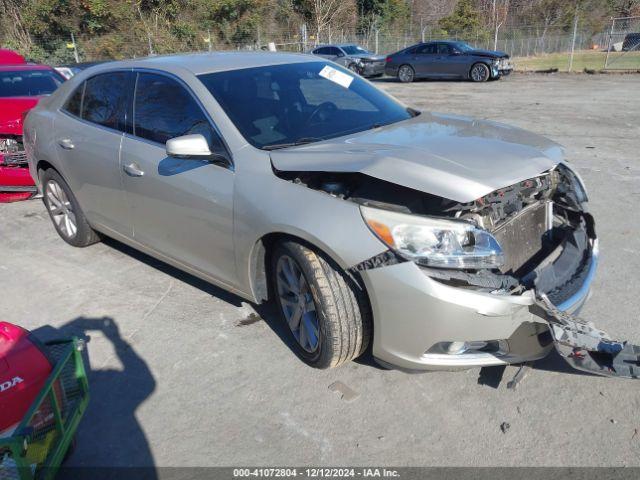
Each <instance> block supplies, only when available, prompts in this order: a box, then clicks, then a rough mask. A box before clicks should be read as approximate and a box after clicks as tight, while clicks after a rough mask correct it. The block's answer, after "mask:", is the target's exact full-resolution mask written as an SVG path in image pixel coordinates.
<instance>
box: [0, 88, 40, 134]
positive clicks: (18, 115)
mask: <svg viewBox="0 0 640 480" xmlns="http://www.w3.org/2000/svg"><path fill="white" fill-rule="evenodd" d="M40 98H41V97H3V98H0V133H4V134H9V135H22V114H23V112H26V111H28V110H31V109H32V108H33V107H35V106H36V105H37V103H38V102H39V101H40Z"/></svg>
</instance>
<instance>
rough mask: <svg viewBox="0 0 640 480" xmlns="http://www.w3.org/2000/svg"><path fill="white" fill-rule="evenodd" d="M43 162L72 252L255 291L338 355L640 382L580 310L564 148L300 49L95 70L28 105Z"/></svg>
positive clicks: (579, 263) (583, 203) (574, 191)
mask: <svg viewBox="0 0 640 480" xmlns="http://www.w3.org/2000/svg"><path fill="white" fill-rule="evenodd" d="M25 145H26V149H27V152H28V156H29V161H30V168H31V173H32V175H33V177H34V178H35V179H36V181H37V184H38V186H39V188H40V190H41V191H42V192H43V194H44V197H43V198H44V203H45V206H46V208H47V209H48V211H49V214H50V216H51V219H52V220H53V224H54V226H55V228H56V230H57V231H58V233H59V234H60V236H61V237H62V238H63V239H64V240H65V241H66V242H68V243H69V244H71V245H74V246H79V247H83V246H87V245H89V244H91V243H94V242H96V241H98V240H99V239H100V236H101V235H107V236H110V237H113V238H116V239H118V240H120V241H122V242H124V243H126V244H129V245H131V246H133V247H134V248H137V249H140V250H142V251H144V252H146V253H148V254H150V255H152V256H154V257H156V258H159V259H161V260H163V261H165V262H167V263H170V264H172V265H174V266H176V267H178V268H180V269H183V270H185V271H187V272H189V273H191V274H193V275H196V276H198V277H200V278H203V279H205V280H207V281H210V282H212V283H214V284H216V285H219V286H222V287H223V288H225V289H227V290H230V291H232V292H234V293H236V294H238V295H240V296H242V297H243V298H246V299H248V300H250V301H252V302H262V301H267V300H275V302H276V303H277V305H278V311H279V312H281V314H282V318H283V321H284V322H286V324H287V325H288V327H289V330H290V333H291V337H292V340H293V341H292V344H293V345H294V349H295V350H296V353H297V354H298V355H299V356H300V358H302V359H303V360H304V361H305V362H307V363H308V364H309V365H311V366H314V367H318V368H327V367H334V366H337V365H340V364H342V363H344V362H347V361H349V360H352V359H354V358H356V357H358V356H359V355H361V354H362V353H364V352H365V350H366V349H367V347H368V346H369V345H371V351H372V354H373V357H374V358H375V359H376V360H377V361H378V362H380V363H381V364H383V365H387V366H392V367H397V368H402V369H407V370H431V369H458V368H469V367H479V366H489V365H501V364H506V363H522V362H527V361H531V360H535V359H539V358H541V357H544V356H545V355H547V353H548V352H549V351H550V349H552V348H553V346H554V345H555V346H556V348H557V349H558V351H559V352H560V353H561V354H562V355H563V356H564V357H565V358H566V359H567V360H568V361H569V362H570V363H571V364H572V365H574V366H575V367H577V368H581V369H585V370H589V371H593V372H596V373H600V374H605V375H621V376H630V377H634V376H636V374H637V369H638V362H637V357H638V355H637V354H638V350H637V347H635V346H633V345H627V344H626V343H622V342H615V341H612V340H610V339H609V337H608V336H607V335H606V334H604V332H601V331H599V330H597V329H595V328H594V327H593V326H591V325H590V324H588V323H586V322H584V321H582V320H580V319H579V318H577V317H575V314H576V313H577V312H578V310H579V309H580V307H581V306H582V305H583V303H584V302H585V301H586V299H587V297H588V295H589V288H590V285H591V282H592V279H593V276H594V273H595V270H596V265H597V260H598V243H597V238H596V233H595V228H594V220H593V218H592V217H591V215H590V214H589V213H588V211H587V195H586V192H585V188H584V185H583V183H582V181H581V180H580V178H579V177H578V176H577V175H576V173H575V172H574V171H573V170H572V169H571V168H570V167H569V166H568V165H567V164H566V163H565V162H564V160H563V156H562V149H561V147H560V146H558V145H557V144H555V143H553V142H551V141H549V140H547V139H545V138H543V137H540V136H538V135H535V134H532V133H528V132H525V131H522V130H520V129H517V128H513V127H510V126H506V125H501V124H497V123H493V122H487V121H476V120H473V119H470V118H463V117H454V116H448V115H437V114H431V113H427V112H418V111H416V110H414V109H412V108H409V107H407V106H405V105H402V104H401V103H399V102H398V101H396V100H395V99H393V98H392V97H390V96H389V95H387V94H385V93H384V92H382V91H380V90H378V89H377V88H376V87H374V86H373V85H372V84H370V83H369V82H367V81H366V80H364V79H362V78H360V77H358V76H357V75H353V74H352V73H351V72H349V71H348V70H346V69H344V68H342V67H340V66H338V65H336V64H333V63H331V62H326V61H318V59H317V58H313V57H309V56H305V55H293V54H266V53H257V54H256V53H215V54H208V55H185V56H171V57H155V58H149V59H143V60H137V61H127V62H117V63H109V64H104V65H100V66H97V67H93V68H90V69H88V70H86V71H84V72H82V73H80V74H79V75H77V76H75V77H74V78H73V79H71V80H69V81H68V82H66V83H65V84H64V85H63V86H62V87H61V88H60V89H59V90H58V91H57V92H56V93H55V94H54V95H52V96H51V97H50V98H49V99H47V100H46V101H43V102H42V103H41V104H40V105H39V106H38V107H37V108H36V109H35V110H34V111H33V112H32V113H31V114H30V115H29V116H28V118H27V122H26V128H25Z"/></svg>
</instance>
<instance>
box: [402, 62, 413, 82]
mask: <svg viewBox="0 0 640 480" xmlns="http://www.w3.org/2000/svg"><path fill="white" fill-rule="evenodd" d="M415 76H416V72H415V71H414V70H413V67H412V66H411V65H402V66H400V68H399V69H398V80H400V81H401V82H402V83H411V82H413V79H414V78H415Z"/></svg>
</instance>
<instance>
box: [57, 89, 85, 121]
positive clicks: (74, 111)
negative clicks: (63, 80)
mask: <svg viewBox="0 0 640 480" xmlns="http://www.w3.org/2000/svg"><path fill="white" fill-rule="evenodd" d="M85 85H86V83H85V82H82V83H81V84H80V86H79V87H77V88H76V89H75V90H74V91H73V93H72V94H71V96H70V97H69V98H68V100H67V103H65V104H64V107H62V109H63V110H64V111H66V112H69V113H70V114H71V115H75V116H76V117H80V114H81V113H82V112H81V109H82V94H83V93H84V86H85Z"/></svg>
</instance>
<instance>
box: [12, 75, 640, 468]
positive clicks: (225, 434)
mask: <svg viewBox="0 0 640 480" xmlns="http://www.w3.org/2000/svg"><path fill="white" fill-rule="evenodd" d="M376 83H377V84H378V85H379V86H381V87H382V88H384V89H385V90H387V91H389V92H390V93H392V94H393V95H396V96H397V97H398V98H400V99H402V100H403V101H405V102H407V103H409V104H411V105H413V106H415V107H417V108H420V109H428V110H433V111H439V112H448V113H455V114H462V115H470V116H474V117H478V118H483V119H491V120H496V121H500V122H506V123H509V124H513V125H517V126H519V127H523V128H526V129H529V130H532V131H534V132H537V133H541V134H543V135H546V136H548V137H550V138H552V139H553V140H556V141H558V142H559V143H561V144H563V145H564V146H565V147H566V154H567V158H568V159H569V160H570V161H571V162H572V164H573V165H575V167H576V168H577V170H578V172H579V173H580V174H581V175H582V177H583V178H584V180H585V183H586V185H587V188H588V190H589V195H590V198H591V209H592V213H593V214H594V216H595V218H596V221H597V230H598V234H599V237H600V250H601V262H600V267H599V272H598V274H597V277H596V280H595V282H594V291H593V296H592V298H591V300H590V302H589V303H588V304H587V306H586V307H585V309H584V311H583V314H584V315H583V316H584V317H586V318H588V319H589V320H593V321H594V322H595V323H596V324H597V325H598V326H599V327H601V328H602V329H604V330H605V331H608V332H609V333H611V334H612V335H613V336H614V337H617V338H619V339H629V340H632V341H635V342H637V343H640V324H639V320H640V315H639V312H640V295H639V293H640V286H639V282H638V280H639V279H640V273H639V272H640V227H639V226H638V222H639V221H640V211H639V209H640V158H639V156H638V153H639V151H640V113H639V112H640V76H638V75H635V76H634V75H595V76H590V75H550V76H543V75H518V74H516V75H514V76H512V77H510V78H507V79H505V80H501V81H496V82H489V83H486V84H479V85H476V84H472V83H468V82H440V81H438V82H430V81H423V82H417V83H413V84H410V85H402V84H399V83H395V82H393V81H387V80H384V79H383V80H380V81H377V82H376ZM487 154H489V153H487ZM478 155H483V152H478ZM0 291H1V294H0V318H2V319H4V320H7V321H10V322H14V323H17V324H20V325H23V326H25V327H27V328H30V329H32V330H35V331H36V333H37V334H39V335H41V336H43V337H51V336H60V335H69V334H72V333H73V334H76V335H80V336H83V337H85V338H90V341H89V343H88V357H89V358H88V360H89V369H90V382H91V389H92V399H91V404H90V407H89V410H88V412H87V414H86V417H85V418H84V420H83V422H82V424H81V426H80V429H79V432H78V437H77V440H78V443H77V448H76V450H75V452H74V453H73V455H72V456H71V458H70V461H69V464H70V465H84V466H132V465H133V466H219V465H225V466H234V465H263V466H267V465H316V466H317V465H333V466H342V465H360V466H364V465H395V466H426V465H436V466H514V465H527V466H540V465H545V466H623V465H640V455H639V454H640V433H639V430H640V416H639V411H640V399H639V398H640V396H639V395H638V393H639V392H640V383H639V382H638V381H630V380H615V379H608V378H600V377H593V376H587V375H581V374H577V373H576V372H573V371H571V370H570V369H568V368H565V367H564V364H563V362H562V361H561V360H559V359H558V358H556V357H553V356H552V357H549V358H548V359H545V360H543V361H541V362H538V363H537V364H535V365H534V368H532V369H531V370H530V371H529V373H528V374H527V376H526V377H525V378H524V379H523V380H522V382H521V383H520V384H519V385H518V388H517V389H515V390H510V389H507V388H506V383H507V380H509V379H510V378H511V377H512V376H513V375H514V374H515V372H516V367H513V366H510V367H507V368H506V369H505V370H504V371H502V372H501V371H499V370H495V369H493V370H488V371H487V370H485V371H482V372H480V371H479V370H477V369H475V370H468V371H464V372H457V373H450V372H439V373H427V374H415V375H410V374H406V373H401V372H398V371H387V370H383V369H380V368H377V367H376V366H375V364H373V363H372V362H371V359H369V358H364V359H363V360H361V361H359V362H358V363H350V364H348V365H345V366H343V367H341V368H339V369H335V370H329V371H318V370H314V369H311V368H309V367H307V366H306V365H305V364H303V363H302V362H301V361H300V360H298V359H297V358H296V357H295V355H294V354H293V353H292V352H291V350H290V348H289V346H288V344H287V340H286V339H287V337H286V334H285V331H284V330H283V327H282V324H281V323H280V322H279V321H278V319H277V315H275V313H274V310H273V308H271V307H255V306H252V305H250V304H247V303H245V302H243V301H242V300H241V299H239V298H238V297H235V296H233V295H231V294H228V293H225V292H224V291H222V290H220V289H218V288H216V287H213V286H211V285H208V284H206V283H204V282H202V281H199V280H197V279H195V278H193V277H190V276H188V275H186V274H183V273H181V272H179V271H177V270H175V269H173V268H171V267H168V266H166V265H165V264H162V263H161V262H159V261H156V260H154V259H151V258H149V257H147V256H145V255H143V254H140V253H137V252H135V251H133V250H131V249H130V248H128V247H125V246H123V245H121V244H119V243H117V242H115V241H106V242H104V243H99V244H96V245H94V246H91V247H89V248H85V249H75V248H72V247H70V246H68V245H67V244H65V243H64V242H63V241H62V240H61V239H59V238H58V236H57V234H56V233H55V231H54V229H53V227H52V225H51V223H50V221H49V218H48V216H47V213H46V211H45V209H44V207H43V205H42V203H41V201H39V200H31V201H27V202H21V203H16V204H9V205H2V206H0ZM336 382H340V383H338V384H337V386H338V388H336ZM336 390H338V391H336ZM340 390H342V391H343V392H347V394H346V395H342V394H341V393H340ZM501 426H502V428H501Z"/></svg>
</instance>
